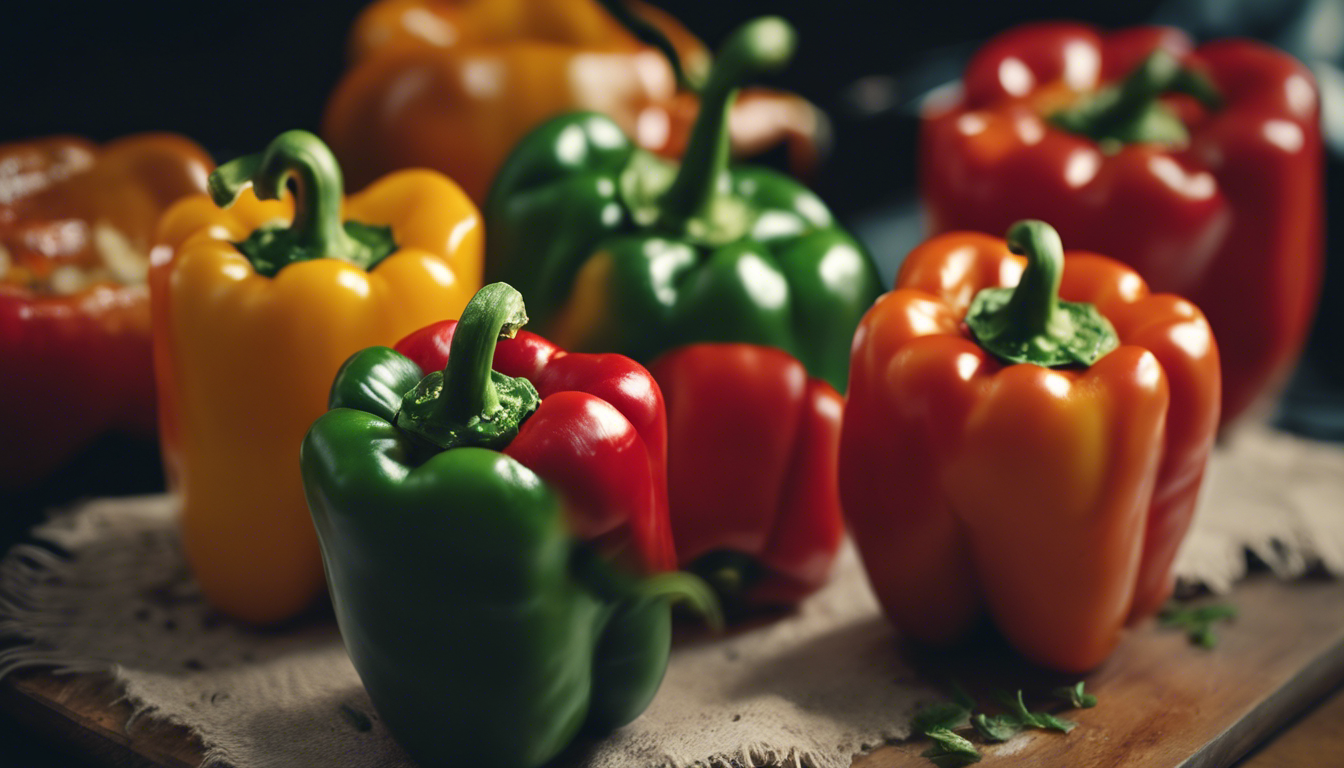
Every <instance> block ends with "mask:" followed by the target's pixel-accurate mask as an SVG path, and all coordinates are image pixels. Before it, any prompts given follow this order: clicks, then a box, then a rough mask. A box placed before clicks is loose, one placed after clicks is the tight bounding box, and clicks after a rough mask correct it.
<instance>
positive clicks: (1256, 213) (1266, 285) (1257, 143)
mask: <svg viewBox="0 0 1344 768" xmlns="http://www.w3.org/2000/svg"><path fill="white" fill-rule="evenodd" d="M962 83H963V89H962V93H961V95H960V97H959V98H957V99H955V100H954V101H953V102H952V103H943V104H937V105H932V106H931V107H930V109H928V110H927V112H926V114H925V117H924V121H923V126H922V132H921V140H920V176H921V178H920V186H921V192H922V195H923V199H924V203H925V206H926V209H927V211H928V214H929V222H930V225H931V227H932V231H933V232H934V233H938V232H947V231H951V230H963V229H970V230H977V231H981V232H990V233H999V232H1003V231H1004V229H1005V228H1006V227H1008V225H1009V224H1011V223H1012V222H1014V221H1016V220H1018V219H1025V218H1037V219H1045V220H1046V221H1050V222H1052V223H1054V224H1055V225H1056V226H1057V227H1058V228H1059V233H1060V235H1061V237H1063V239H1064V241H1065V242H1067V243H1069V245H1070V247H1073V248H1081V249H1087V250H1094V251H1099V252H1102V253H1107V254H1114V255H1115V257H1116V258H1118V259H1120V260H1122V261H1125V262H1126V263H1128V264H1129V265H1130V266H1132V267H1133V268H1134V269H1135V270H1137V271H1138V272H1139V274H1141V275H1142V276H1143V278H1144V279H1145V280H1146V281H1148V283H1149V284H1150V285H1151V286H1152V287H1153V290H1155V291H1163V292H1171V293H1176V294H1178V295H1180V296H1184V297H1185V298H1187V299H1189V300H1190V301H1192V302H1194V303H1195V304H1196V305H1197V306H1199V307H1200V308H1201V309H1202V310H1203V311H1204V312H1205V314H1207V315H1208V319H1209V322H1210V323H1211V324H1212V326H1213V330H1214V334H1215V335H1216V336H1217V337H1218V340H1219V343H1220V345H1221V346H1222V350H1223V374H1224V375H1223V415H1222V422H1223V423H1224V424H1226V423H1228V422H1230V421H1231V420H1232V419H1234V418H1236V416H1237V415H1238V414H1241V413H1242V412H1244V411H1245V410H1246V409H1247V408H1248V406H1250V405H1251V404H1252V403H1253V402H1254V401H1255V400H1256V399H1257V398H1259V397H1260V396H1261V395H1264V394H1267V393H1269V392H1272V391H1273V389H1274V388H1275V386H1276V384H1278V383H1280V382H1281V380H1282V379H1283V378H1284V377H1285V376H1286V374H1287V373H1288V372H1289V369H1290V367H1291V365H1292V363H1293V362H1294V360H1295V359H1296V357H1297V354H1298V352H1299V350H1300V348H1301V346H1302V343H1303V340H1304V338H1305V336H1306V333H1307V330H1308V327H1309V325H1310V321H1311V318H1312V315H1313V313H1314V311H1315V306H1316V301H1317V297H1318V293H1319V284H1320V274H1321V269H1322V238H1323V230H1322V168H1323V163H1322V155H1321V139H1320V129H1319V106H1318V103H1317V95H1316V87H1315V84H1314V81H1313V79H1312V76H1311V73H1310V72H1309V71H1308V70H1307V68H1306V67H1304V66H1303V65H1302V64H1300V63H1299V62H1297V61H1296V60H1294V59H1292V58H1291V57H1289V56H1288V55H1286V54H1284V53H1281V52H1279V51H1277V50H1274V49H1272V48H1269V47H1267V46H1264V45H1261V44H1259V43H1255V42H1251V41H1248V40H1224V41H1217V42H1212V43H1208V44H1205V45H1202V46H1200V47H1199V48H1197V49H1194V50H1191V44H1190V41H1189V39H1188V38H1186V37H1185V35H1184V34H1183V33H1181V32H1179V31H1177V30H1174V29H1165V28H1157V27H1144V28H1135V29H1128V30H1123V31H1119V32H1115V33H1112V34H1109V35H1103V34H1102V33H1100V32H1098V31H1097V30H1096V29H1094V28H1092V27H1088V26H1082V25H1078V24H1069V23H1041V24H1031V25H1026V26H1023V27H1019V28H1016V29H1013V30H1010V31H1008V32H1005V33H1004V34H1002V35H1000V36H999V37H997V38H995V39H994V40H991V41H990V42H989V43H988V44H987V45H985V46H984V48H982V49H981V50H980V51H979V53H977V54H976V56H975V57H974V58H973V59H972V60H971V62H970V64H969V65H968V66H967V68H966V72H965V74H964V76H963V79H962Z"/></svg>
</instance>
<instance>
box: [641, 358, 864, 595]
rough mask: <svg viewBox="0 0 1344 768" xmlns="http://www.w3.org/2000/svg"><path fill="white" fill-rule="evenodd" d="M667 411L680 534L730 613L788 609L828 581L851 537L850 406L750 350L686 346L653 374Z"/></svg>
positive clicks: (787, 365)
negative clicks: (845, 503) (843, 479)
mask: <svg viewBox="0 0 1344 768" xmlns="http://www.w3.org/2000/svg"><path fill="white" fill-rule="evenodd" d="M649 370H650V371H651V372H652V373H653V376H654V378H655V379H657V380H658V385H659V386H660V387H661V388H662V390H663V397H664V398H665V399H666V401H667V418H668V430H669V433H668V459H667V462H668V489H669V497H670V500H671V519H672V534H673V539H674V540H675V541H676V545H677V561H678V563H679V564H680V565H681V567H682V568H686V569H688V570H691V571H692V572H694V573H698V574H699V575H701V576H703V577H704V578H705V579H706V580H707V581H708V582H709V583H710V585H711V586H713V587H715V588H716V590H717V591H718V592H719V594H720V596H721V598H722V599H723V602H724V604H725V607H726V608H731V607H741V608H751V607H769V606H789V605H793V604H795V603H797V602H798V601H800V600H801V599H803V598H804V597H806V596H807V595H809V594H811V593H812V592H815V591H816V590H817V589H819V588H820V587H821V586H822V585H823V584H825V583H826V579H827V577H828V576H829V575H830V571H831V565H832V564H833V563H834V562H835V556H836V553H837V552H838V551H839V549H840V542H841V541H842V540H843V539H844V530H845V524H844V518H843V516H842V515H841V513H840V491H839V488H838V486H837V480H836V463H837V458H838V455H839V451H840V417H841V413H842V412H843V410H844V399H843V398H842V397H841V396H840V394H839V393H838V392H836V391H835V388H834V387H832V386H831V385H830V384H827V383H826V382H825V381H822V380H821V379H817V378H813V377H810V376H808V374H807V370H806V369H805V368H804V367H803V365H802V363H800V362H798V360H796V359H795V358H793V357H792V356H790V355H788V354H787V353H785V352H782V351H780V350H778V349H773V348H770V347H760V346H755V345H751V344H688V345H686V346H683V347H678V348H676V349H674V350H672V351H670V352H668V353H666V354H664V355H662V356H660V357H659V358H658V359H656V360H654V362H653V363H652V364H650V366H649Z"/></svg>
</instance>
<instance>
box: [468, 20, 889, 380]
mask: <svg viewBox="0 0 1344 768" xmlns="http://www.w3.org/2000/svg"><path fill="white" fill-rule="evenodd" d="M794 43H795V36H794V32H793V29H792V28H791V27H790V26H789V25H788V23H787V22H785V21H784V20H783V19H780V18H776V17H765V18H761V19H757V20H755V21H753V22H750V23H748V24H746V25H744V26H743V27H741V28H740V29H738V30H737V31H736V32H734V33H733V34H732V35H731V36H730V38H729V39H728V41H727V43H726V44H725V45H724V47H723V49H722V50H721V51H720V52H719V54H718V56H717V57H716V59H715V63H714V66H713V69H712V70H711V72H710V75H709V79H708V82H707V83H706V85H705V87H704V89H703V91H702V94H701V101H700V104H701V107H700V114H699V116H698V117H697V119H696V123H695V126H694V128H693V129H692V133H691V137H690V140H689V143H688V145H687V150H686V154H685V157H684V159H683V162H682V164H681V165H680V166H678V165H677V164H675V163H672V162H670V161H667V160H664V159H662V158H659V157H657V156H655V155H653V154H651V153H649V152H646V151H644V150H641V149H639V148H637V147H636V146H635V145H634V144H633V143H632V142H631V141H630V139H629V138H628V137H627V136H625V134H624V133H622V132H621V130H620V128H619V127H617V125H616V124H615V123H614V122H612V121H611V120H610V119H609V118H607V117H604V116H602V115H598V114H593V113H577V114H569V115H563V116H561V117H558V118H555V119H553V120H551V121H550V122H548V123H546V124H544V125H542V126H541V127H540V128H538V129H537V130H536V131H534V132H533V133H532V134H530V135H529V136H528V137H527V138H525V139H524V140H523V141H522V142H520V143H519V145H518V146H517V147H516V148H515V149H514V151H513V153H512V155H511V156H510V157H509V159H508V160H507V161H506V162H505V163H504V166H503V167H502V168H501V169H500V172H499V175H498V176H497V177H496V179H495V183H494V186H493V187H492V188H491V190H490V195H489V197H488V199H487V201H486V205H485V216H486V226H487V231H489V233H490V237H489V238H487V245H486V249H487V251H486V270H487V275H488V276H489V278H490V279H492V280H506V281H508V282H510V283H512V284H514V285H515V286H517V287H518V288H519V289H520V290H521V291H522V292H523V294H524V295H526V296H527V298H528V302H529V307H530V309H531V311H532V313H533V317H534V320H535V322H536V323H537V324H538V326H539V327H540V328H541V329H542V332H543V334H545V335H547V336H549V337H550V338H552V339H554V340H555V341H556V342H557V343H559V344H561V345H562V346H565V347H567V348H569V349H575V350H586V351H615V352H621V353H623V354H626V355H629V356H630V357H633V358H635V359H636V360H640V361H642V362H648V361H650V360H652V359H653V358H654V357H656V356H657V355H658V354H659V353H661V352H663V351H666V350H667V349H670V348H672V347H675V346H680V345H682V344H687V343H691V342H697V341H736V342H747V343H753V344H762V345H767V346H773V347H778V348H780V349H783V350H785V351H786V352H789V353H790V354H792V355H794V356H795V357H797V358H798V359H799V360H801V361H802V362H803V364H804V365H805V366H807V368H808V370H809V372H811V373H812V374H813V375H815V376H820V377H822V378H824V379H826V380H827V381H829V382H830V383H831V384H832V385H834V386H835V387H836V388H837V389H839V390H840V391H842V392H843V391H844V385H845V379H846V378H847V376H848V369H849V346H850V339H851V337H852V336H853V333H854V329H855V328H856V327H857V325H858V322H859V319H860V318H861V317H862V316H863V313H864V312H865V311H866V310H867V309H868V307H869V306H870V305H871V304H872V303H873V300H874V299H876V298H877V295H878V293H879V292H880V284H879V279H878V276H877V272H876V269H875V268H874V266H873V264H872V261H871V259H870V258H869V257H868V254H867V253H866V252H865V251H864V249H863V247H862V246H861V245H859V243H858V242H857V241H856V240H854V238H853V237H851V236H850V235H849V234H848V233H846V232H845V231H844V230H842V229H841V228H840V227H839V226H838V225H837V223H836V221H835V220H834V218H833V217H832V216H831V213H830V211H829V210H827V208H826V206H825V204H824V203H822V202H821V200H820V199H819V198H818V197H817V196H816V195H814V194H813V193H812V192H811V191H809V190H808V189H807V188H805V187H803V186H802V185H800V184H798V183H797V182H795V181H793V180H791V179H789V178H788V177H786V176H783V175H782V174H779V173H776V172H774V171H772V170H769V169H766V168H760V167H750V166H736V167H730V166H729V165H728V132H727V123H728V114H729V108H730V106H731V104H732V102H733V100H734V98H735V97H736V94H737V91H738V88H739V87H740V86H741V85H742V83H743V81H745V80H747V79H748V78H749V77H751V76H753V75H755V74H757V73H761V72H766V71H771V70H775V69H778V68H781V67H782V66H783V65H784V64H785V63H787V61H788V60H789V59H790V58H791V56H792V55H793V49H794Z"/></svg>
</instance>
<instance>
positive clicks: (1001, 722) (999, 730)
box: [971, 713, 1022, 742]
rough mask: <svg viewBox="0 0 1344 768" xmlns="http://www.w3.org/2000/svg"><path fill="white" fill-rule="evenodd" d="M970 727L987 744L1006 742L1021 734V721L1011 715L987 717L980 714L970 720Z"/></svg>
mask: <svg viewBox="0 0 1344 768" xmlns="http://www.w3.org/2000/svg"><path fill="white" fill-rule="evenodd" d="M971 725H973V726H975V730H976V731H978V732H979V733H980V735H981V736H983V737H984V739H985V741H989V742H1000V741H1007V740H1009V739H1011V738H1012V737H1014V736H1016V735H1017V734H1019V733H1021V732H1022V721H1020V720H1018V719H1017V718H1016V717H1013V716H1012V715H995V716H994V717H989V716H987V715H985V714H983V713H982V714H978V715H976V716H975V717H972V718H971Z"/></svg>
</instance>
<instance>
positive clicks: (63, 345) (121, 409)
mask: <svg viewBox="0 0 1344 768" xmlns="http://www.w3.org/2000/svg"><path fill="white" fill-rule="evenodd" d="M213 168H214V163H213V162H212V161H211V160H210V156H209V155H207V154H206V153H205V150H203V149H201V148H200V147H199V146H197V145H196V144H195V143H194V142H192V141H190V140H188V139H185V138H183V137H181V136H176V135H173V134H156V133H146V134H137V135H134V136H127V137H125V138H121V139H117V140H116V141H112V142H110V143H108V144H106V145H104V146H101V147H99V146H96V145H94V144H92V143H90V142H88V141H85V140H84V139H80V138H74V137H70V136H58V137H51V138H45V139H38V140H35V141H28V142H21V143H15V144H6V145H3V146H0V360H3V361H4V362H3V363H0V392H3V393H4V397H3V398H0V423H2V424H4V428H3V429H0V454H3V455H4V460H3V461H0V487H17V486H23V485H29V484H31V483H34V482H37V481H39V480H41V479H42V478H43V477H44V476H46V475H47V474H48V473H50V472H51V471H52V470H54V469H55V468H56V467H57V466H58V465H60V464H61V463H63V462H64V461H66V460H67V459H69V458H70V457H72V456H73V455H74V454H75V453H76V452H78V451H79V450H80V449H81V448H83V447H84V446H85V445H86V444H88V443H89V442H90V441H91V440H93V439H94V438H96V437H97V436H98V435H100V434H102V433H103V432H106V431H109V430H114V431H125V432H127V433H130V434H134V435H143V436H145V437H150V436H152V435H153V434H154V412H155V408H154V366H153V364H152V362H151V356H150V341H149V289H148V287H146V285H145V275H146V273H147V272H148V271H149V249H150V246H152V245H153V240H154V226H155V224H157V223H158V220H159V216H160V215H161V214H162V213H163V211H164V209H166V208H167V207H168V206H170V205H172V204H173V203H174V202H176V201H177V200H178V199H179V198H181V197H184V196H186V195H191V194H199V193H201V192H204V191H205V177H206V175H207V174H209V173H210V171H211V169H213ZM90 380H96V381H97V383H98V393H99V395H98V397H89V395H88V385H89V382H90Z"/></svg>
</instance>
